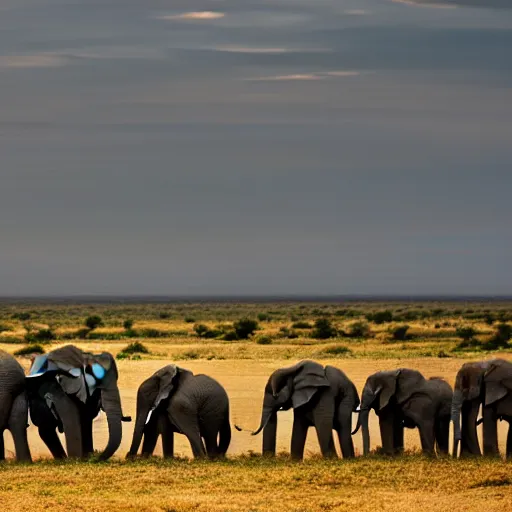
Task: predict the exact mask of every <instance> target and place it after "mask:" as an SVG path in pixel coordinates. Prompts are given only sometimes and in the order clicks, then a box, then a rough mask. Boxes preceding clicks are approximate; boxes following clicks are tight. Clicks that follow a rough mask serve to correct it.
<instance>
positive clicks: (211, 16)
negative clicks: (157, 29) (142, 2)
mask: <svg viewBox="0 0 512 512" xmlns="http://www.w3.org/2000/svg"><path fill="white" fill-rule="evenodd" d="M224 16H225V14H224V13H223V12H215V11H192V12H182V13H181V14H169V15H161V16H157V18H158V19H159V20H165V21H173V20H185V21H188V20H199V21H205V20H208V21H209V20H218V19H221V18H224Z"/></svg>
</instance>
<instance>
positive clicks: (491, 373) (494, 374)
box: [484, 362, 512, 405]
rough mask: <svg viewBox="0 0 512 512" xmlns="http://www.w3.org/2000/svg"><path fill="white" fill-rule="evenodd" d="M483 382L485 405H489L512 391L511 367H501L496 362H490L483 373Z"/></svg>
mask: <svg viewBox="0 0 512 512" xmlns="http://www.w3.org/2000/svg"><path fill="white" fill-rule="evenodd" d="M511 368H512V367H511ZM484 383H485V405H491V404H493V403H494V402H497V401H498V400H501V399H502V398H504V397H505V396H506V395H507V394H508V393H510V392H511V391H512V375H511V369H510V368H503V365H501V364H500V363H498V362H496V363H491V364H490V365H489V368H488V369H487V371H486V372H485V373H484Z"/></svg>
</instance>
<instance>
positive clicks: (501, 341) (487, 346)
mask: <svg viewBox="0 0 512 512" xmlns="http://www.w3.org/2000/svg"><path fill="white" fill-rule="evenodd" d="M511 337H512V326H510V325H508V324H499V325H498V326H497V329H496V333H495V334H494V336H493V337H492V338H491V339H490V340H489V341H488V342H487V343H484V344H482V348H483V349H484V350H498V349H500V348H509V346H510V345H509V343H508V342H509V341H510V338H511Z"/></svg>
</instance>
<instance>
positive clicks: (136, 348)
mask: <svg viewBox="0 0 512 512" xmlns="http://www.w3.org/2000/svg"><path fill="white" fill-rule="evenodd" d="M121 352H122V353H123V354H149V350H148V348H147V347H146V346H144V345H143V344H142V343H141V342H140V341H134V342H133V343H130V344H129V345H127V346H126V347H124V348H123V349H122V350H121Z"/></svg>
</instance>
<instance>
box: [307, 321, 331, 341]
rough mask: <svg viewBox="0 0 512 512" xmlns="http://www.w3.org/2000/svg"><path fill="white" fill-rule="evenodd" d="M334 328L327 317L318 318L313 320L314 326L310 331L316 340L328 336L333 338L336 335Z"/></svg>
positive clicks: (324, 338)
mask: <svg viewBox="0 0 512 512" xmlns="http://www.w3.org/2000/svg"><path fill="white" fill-rule="evenodd" d="M336 334H337V332H336V328H335V327H334V326H333V325H332V322H331V321H330V320H329V319H327V318H318V319H317V320H316V321H315V328H314V329H313V332H312V333H311V336H312V337H313V338H315V339H317V340H326V339H328V338H334V337H335V336H336Z"/></svg>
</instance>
